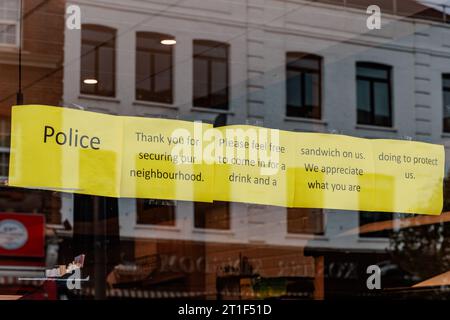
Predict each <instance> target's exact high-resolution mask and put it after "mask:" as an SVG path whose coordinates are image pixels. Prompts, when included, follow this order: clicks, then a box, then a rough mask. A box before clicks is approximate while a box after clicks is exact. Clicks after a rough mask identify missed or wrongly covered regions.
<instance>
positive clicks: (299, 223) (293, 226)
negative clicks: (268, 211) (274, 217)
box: [286, 208, 325, 235]
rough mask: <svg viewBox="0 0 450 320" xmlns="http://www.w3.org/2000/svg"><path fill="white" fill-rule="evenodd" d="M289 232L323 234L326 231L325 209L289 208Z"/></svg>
mask: <svg viewBox="0 0 450 320" xmlns="http://www.w3.org/2000/svg"><path fill="white" fill-rule="evenodd" d="M286 211H287V232H288V233H292V234H312V235H323V234H324V232H325V230H324V229H325V228H324V219H323V210H322V209H311V208H287V209H286Z"/></svg>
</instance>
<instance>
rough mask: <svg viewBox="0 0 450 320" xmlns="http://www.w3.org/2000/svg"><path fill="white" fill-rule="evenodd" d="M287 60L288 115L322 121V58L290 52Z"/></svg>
mask: <svg viewBox="0 0 450 320" xmlns="http://www.w3.org/2000/svg"><path fill="white" fill-rule="evenodd" d="M286 60H287V61H286V115H287V116H290V117H302V118H314V119H320V118H321V73H322V71H321V68H322V58H321V57H319V56H316V55H313V54H308V53H299V52H288V53H287V56H286Z"/></svg>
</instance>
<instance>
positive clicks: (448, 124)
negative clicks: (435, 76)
mask: <svg viewBox="0 0 450 320" xmlns="http://www.w3.org/2000/svg"><path fill="white" fill-rule="evenodd" d="M442 91H443V95H444V132H449V133H450V73H448V74H444V75H442Z"/></svg>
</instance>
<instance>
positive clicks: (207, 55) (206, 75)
mask: <svg viewBox="0 0 450 320" xmlns="http://www.w3.org/2000/svg"><path fill="white" fill-rule="evenodd" d="M228 55H229V45H228V44H226V43H222V42H216V41H208V40H194V87H193V89H194V92H193V95H194V101H193V105H194V106H195V107H203V108H213V109H224V110H226V109H228V104H229V101H228V100H229V97H228V95H229V83H228V82H229V74H228V73H229V70H228V69H229V66H228V62H229V61H228V60H229V58H228Z"/></svg>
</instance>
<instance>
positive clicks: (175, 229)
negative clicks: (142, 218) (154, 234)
mask: <svg viewBox="0 0 450 320" xmlns="http://www.w3.org/2000/svg"><path fill="white" fill-rule="evenodd" d="M134 228H135V229H141V230H153V231H172V232H181V229H180V228H178V227H177V226H160V225H156V224H136V225H135V226H134Z"/></svg>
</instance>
